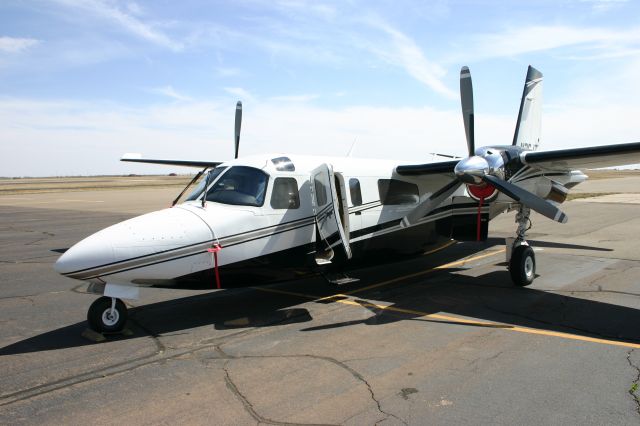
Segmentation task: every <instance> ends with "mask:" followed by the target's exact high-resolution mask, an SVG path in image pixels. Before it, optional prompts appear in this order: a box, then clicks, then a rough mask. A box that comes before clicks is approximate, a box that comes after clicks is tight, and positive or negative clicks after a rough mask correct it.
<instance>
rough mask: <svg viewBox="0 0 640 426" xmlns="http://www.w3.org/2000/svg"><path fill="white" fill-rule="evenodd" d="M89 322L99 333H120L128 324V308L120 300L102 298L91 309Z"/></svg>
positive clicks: (88, 316)
mask: <svg viewBox="0 0 640 426" xmlns="http://www.w3.org/2000/svg"><path fill="white" fill-rule="evenodd" d="M87 321H88V322H89V327H90V328H91V329H92V330H93V331H97V332H98V333H118V332H120V331H122V330H123V329H124V326H125V324H126V322H127V307H126V306H125V304H124V303H123V302H122V300H120V299H116V298H115V297H106V296H102V297H101V298H99V299H97V300H96V301H95V302H93V303H92V304H91V306H90V307H89V312H88V313H87Z"/></svg>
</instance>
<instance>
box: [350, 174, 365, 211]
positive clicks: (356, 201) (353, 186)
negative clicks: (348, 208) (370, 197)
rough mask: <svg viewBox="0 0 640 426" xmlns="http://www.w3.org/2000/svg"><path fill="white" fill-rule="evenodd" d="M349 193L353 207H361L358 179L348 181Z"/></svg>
mask: <svg viewBox="0 0 640 426" xmlns="http://www.w3.org/2000/svg"><path fill="white" fill-rule="evenodd" d="M349 192H350V193H351V203H353V205H354V206H360V205H362V191H361V190H360V181H359V180H358V179H356V178H351V179H349Z"/></svg>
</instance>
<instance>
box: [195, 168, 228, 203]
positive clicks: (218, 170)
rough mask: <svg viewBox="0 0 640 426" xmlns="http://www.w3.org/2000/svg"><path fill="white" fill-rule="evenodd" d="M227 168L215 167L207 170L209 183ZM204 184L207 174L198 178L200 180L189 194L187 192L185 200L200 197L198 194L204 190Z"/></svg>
mask: <svg viewBox="0 0 640 426" xmlns="http://www.w3.org/2000/svg"><path fill="white" fill-rule="evenodd" d="M227 169H228V167H216V168H215V169H213V170H211V171H210V172H209V184H212V183H213V182H215V181H216V178H217V177H218V176H220V173H222V172H224V171H225V170H227ZM206 184H207V175H204V176H203V177H202V179H200V182H199V183H198V185H197V186H196V187H195V188H194V189H193V191H192V192H191V194H189V196H188V197H187V200H186V201H193V200H197V199H198V198H200V196H201V195H202V193H203V192H204V186H205V185H206Z"/></svg>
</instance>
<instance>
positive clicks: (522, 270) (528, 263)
mask: <svg viewBox="0 0 640 426" xmlns="http://www.w3.org/2000/svg"><path fill="white" fill-rule="evenodd" d="M530 214H531V210H530V209H529V208H528V207H526V206H523V205H520V208H519V209H518V213H517V214H516V223H517V224H518V230H517V231H516V239H515V241H513V245H512V246H511V259H509V273H510V274H511V280H512V281H513V283H514V284H515V285H517V286H520V287H524V286H528V285H529V284H531V283H532V282H533V279H534V278H535V275H536V256H535V254H534V253H533V249H532V248H531V247H530V246H529V244H528V243H527V241H526V240H525V234H526V232H527V231H528V230H529V229H530V228H531V220H529V215H530Z"/></svg>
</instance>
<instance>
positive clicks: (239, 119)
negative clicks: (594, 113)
mask: <svg viewBox="0 0 640 426" xmlns="http://www.w3.org/2000/svg"><path fill="white" fill-rule="evenodd" d="M241 125H242V102H240V101H238V103H237V104H236V126H235V142H236V155H235V157H233V158H238V150H239V149H240V126H241Z"/></svg>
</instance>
